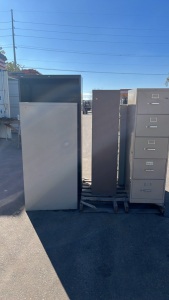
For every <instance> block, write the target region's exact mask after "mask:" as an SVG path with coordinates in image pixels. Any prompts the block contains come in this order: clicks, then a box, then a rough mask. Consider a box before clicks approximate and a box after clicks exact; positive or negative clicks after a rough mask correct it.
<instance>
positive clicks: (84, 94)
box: [83, 93, 92, 96]
mask: <svg viewBox="0 0 169 300" xmlns="http://www.w3.org/2000/svg"><path fill="white" fill-rule="evenodd" d="M91 95H92V93H83V96H91Z"/></svg>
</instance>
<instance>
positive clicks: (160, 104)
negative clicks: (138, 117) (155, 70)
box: [137, 89, 169, 115]
mask: <svg viewBox="0 0 169 300" xmlns="http://www.w3.org/2000/svg"><path fill="white" fill-rule="evenodd" d="M137 93H138V95H137V99H138V100H137V114H153V115H156V114H159V115H162V114H169V89H166V90H164V89H163V90H161V91H160V90H159V89H158V91H155V90H154V89H152V90H151V89H149V90H141V91H138V92H137Z"/></svg>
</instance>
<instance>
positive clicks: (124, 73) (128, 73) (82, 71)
mask: <svg viewBox="0 0 169 300" xmlns="http://www.w3.org/2000/svg"><path fill="white" fill-rule="evenodd" d="M25 68H30V69H31V68H32V67H30V66H25V67H24V68H23V69H25ZM34 69H38V70H47V71H63V72H80V73H96V74H119V75H155V76H166V75H167V73H165V74H158V73H132V72H131V73H130V72H107V71H87V70H85V71H84V70H63V69H50V68H39V67H34Z"/></svg>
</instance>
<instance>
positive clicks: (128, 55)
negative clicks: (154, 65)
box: [17, 45, 169, 57]
mask: <svg viewBox="0 0 169 300" xmlns="http://www.w3.org/2000/svg"><path fill="white" fill-rule="evenodd" d="M17 47H18V48H26V49H32V50H40V51H53V52H64V53H76V54H84V55H106V56H119V57H122V56H124V57H169V55H138V54H114V53H99V52H85V51H72V50H64V49H53V48H52V49H51V48H42V47H34V46H29V45H17Z"/></svg>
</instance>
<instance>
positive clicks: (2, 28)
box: [1, 28, 11, 30]
mask: <svg viewBox="0 0 169 300" xmlns="http://www.w3.org/2000/svg"><path fill="white" fill-rule="evenodd" d="M9 29H10V30H11V28H1V30H9Z"/></svg>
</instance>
